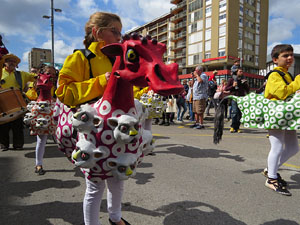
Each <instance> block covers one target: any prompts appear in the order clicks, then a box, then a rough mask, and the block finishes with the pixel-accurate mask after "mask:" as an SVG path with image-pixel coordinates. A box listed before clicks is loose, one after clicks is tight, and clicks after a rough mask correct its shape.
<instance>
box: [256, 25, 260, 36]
mask: <svg viewBox="0 0 300 225" xmlns="http://www.w3.org/2000/svg"><path fill="white" fill-rule="evenodd" d="M259 30H260V26H259V25H258V24H256V33H257V34H259Z"/></svg>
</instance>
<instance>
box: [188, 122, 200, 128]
mask: <svg viewBox="0 0 300 225" xmlns="http://www.w3.org/2000/svg"><path fill="white" fill-rule="evenodd" d="M198 125H199V124H196V123H195V124H193V125H191V126H190V128H194V127H197V126H198Z"/></svg>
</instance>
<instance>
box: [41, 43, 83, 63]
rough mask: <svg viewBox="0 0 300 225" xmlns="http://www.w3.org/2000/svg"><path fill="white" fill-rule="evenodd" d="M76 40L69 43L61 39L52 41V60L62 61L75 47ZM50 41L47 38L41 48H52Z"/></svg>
mask: <svg viewBox="0 0 300 225" xmlns="http://www.w3.org/2000/svg"><path fill="white" fill-rule="evenodd" d="M77 43H78V40H76V41H74V42H72V43H71V45H69V44H67V43H66V42H65V41H63V40H56V41H54V60H55V62H56V63H63V62H64V61H65V59H66V57H67V56H68V55H70V54H72V53H73V50H74V49H75V48H76V44H77ZM51 44H52V41H51V40H48V41H47V42H45V43H43V44H42V46H41V48H45V49H51V48H52V45H51Z"/></svg>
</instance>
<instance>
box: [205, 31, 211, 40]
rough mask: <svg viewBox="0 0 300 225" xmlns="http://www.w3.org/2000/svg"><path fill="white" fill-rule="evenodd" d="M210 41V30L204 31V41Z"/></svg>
mask: <svg viewBox="0 0 300 225" xmlns="http://www.w3.org/2000/svg"><path fill="white" fill-rule="evenodd" d="M210 39H211V29H208V30H206V31H205V40H210Z"/></svg>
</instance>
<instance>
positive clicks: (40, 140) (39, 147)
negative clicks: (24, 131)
mask: <svg viewBox="0 0 300 225" xmlns="http://www.w3.org/2000/svg"><path fill="white" fill-rule="evenodd" d="M46 142H47V135H36V147H35V165H36V166H42V165H43V157H44V153H45V146H46Z"/></svg>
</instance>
